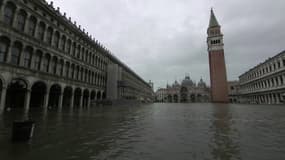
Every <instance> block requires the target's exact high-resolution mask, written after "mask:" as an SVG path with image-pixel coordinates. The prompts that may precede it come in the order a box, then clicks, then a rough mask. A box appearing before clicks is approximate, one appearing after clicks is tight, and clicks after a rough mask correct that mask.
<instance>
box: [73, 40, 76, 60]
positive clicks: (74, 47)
mask: <svg viewBox="0 0 285 160" xmlns="http://www.w3.org/2000/svg"><path fill="white" fill-rule="evenodd" d="M72 55H73V56H74V57H75V56H76V43H75V42H74V43H73V51H72Z"/></svg>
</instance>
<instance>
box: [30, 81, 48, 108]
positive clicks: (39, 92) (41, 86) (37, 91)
mask: <svg viewBox="0 0 285 160" xmlns="http://www.w3.org/2000/svg"><path fill="white" fill-rule="evenodd" d="M46 93H47V86H46V84H45V83H43V82H36V83H35V84H34V85H33V86H32V92H31V102H30V107H31V108H41V107H43V105H44V99H45V95H46Z"/></svg>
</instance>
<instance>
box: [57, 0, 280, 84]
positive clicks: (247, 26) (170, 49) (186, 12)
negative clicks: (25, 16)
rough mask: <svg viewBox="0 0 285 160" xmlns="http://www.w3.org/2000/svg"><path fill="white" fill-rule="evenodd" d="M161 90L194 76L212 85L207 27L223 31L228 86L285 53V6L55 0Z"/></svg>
mask: <svg viewBox="0 0 285 160" xmlns="http://www.w3.org/2000/svg"><path fill="white" fill-rule="evenodd" d="M54 6H55V7H58V6H59V7H60V8H61V12H66V13H67V16H68V17H72V20H73V21H77V24H80V25H81V26H83V28H85V30H87V31H88V32H89V33H91V34H92V35H93V37H95V38H96V39H97V40H99V41H100V42H101V43H102V44H104V45H105V46H106V47H107V48H108V49H109V50H111V51H112V52H113V54H114V55H115V56H117V57H118V58H119V59H121V60H122V61H123V62H124V63H126V64H127V65H128V66H129V67H130V68H132V69H133V70H134V71H135V72H136V73H137V74H138V75H140V76H141V77H142V78H143V79H145V80H146V81H148V80H152V81H153V82H154V84H155V88H158V87H165V85H166V83H167V82H169V84H171V83H172V82H173V81H174V80H175V79H177V80H178V81H181V80H182V79H183V78H184V77H185V74H189V75H190V77H191V78H192V79H193V80H194V81H196V82H197V81H198V80H199V79H200V77H203V79H205V81H206V83H207V84H209V65H208V55H207V54H208V53H207V45H206V38H207V34H206V31H207V27H208V23H209V16H210V8H211V7H213V8H214V12H215V14H216V17H217V19H218V21H219V23H220V25H221V27H222V32H223V34H224V43H225V57H226V65H227V74H228V80H236V79H238V76H239V75H241V74H242V73H244V72H245V71H247V70H248V69H250V68H251V67H254V66H255V65H257V64H258V63H260V62H263V61H264V60H266V59H267V58H268V57H272V56H274V55H276V54H277V53H279V52H281V51H283V50H285V14H284V13H285V0H199V1H197V0H54Z"/></svg>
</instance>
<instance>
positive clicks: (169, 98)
mask: <svg viewBox="0 0 285 160" xmlns="http://www.w3.org/2000/svg"><path fill="white" fill-rule="evenodd" d="M167 99H168V102H169V103H172V96H171V95H168V96H167Z"/></svg>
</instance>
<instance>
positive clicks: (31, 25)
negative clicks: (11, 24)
mask: <svg viewBox="0 0 285 160" xmlns="http://www.w3.org/2000/svg"><path fill="white" fill-rule="evenodd" d="M36 24H37V19H36V18H35V17H33V16H31V17H30V19H29V25H28V34H29V35H31V36H34V34H35V30H36Z"/></svg>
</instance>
